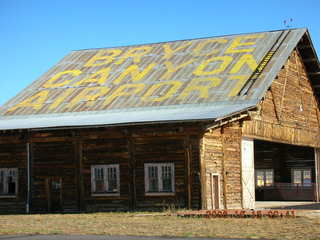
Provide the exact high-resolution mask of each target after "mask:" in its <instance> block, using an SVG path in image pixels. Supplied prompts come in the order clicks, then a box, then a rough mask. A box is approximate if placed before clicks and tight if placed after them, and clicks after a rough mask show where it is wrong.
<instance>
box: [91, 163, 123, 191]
mask: <svg viewBox="0 0 320 240" xmlns="http://www.w3.org/2000/svg"><path fill="white" fill-rule="evenodd" d="M95 168H103V169H104V172H105V173H107V169H108V168H115V169H116V173H117V189H118V192H114V193H113V192H109V193H108V192H105V193H95V187H96V186H95V181H94V169H95ZM105 182H107V176H106V178H105ZM91 196H94V197H104V196H120V170H119V164H99V165H91Z"/></svg>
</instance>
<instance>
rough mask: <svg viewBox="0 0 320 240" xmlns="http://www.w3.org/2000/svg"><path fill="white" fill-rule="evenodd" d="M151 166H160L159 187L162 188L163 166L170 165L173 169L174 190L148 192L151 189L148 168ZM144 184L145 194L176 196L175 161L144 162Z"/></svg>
mask: <svg viewBox="0 0 320 240" xmlns="http://www.w3.org/2000/svg"><path fill="white" fill-rule="evenodd" d="M150 166H157V167H158V184H159V189H162V168H161V167H162V166H170V167H171V169H172V177H171V178H172V181H171V189H172V192H148V191H149V174H148V168H149V167H150ZM144 186H145V190H144V192H145V195H146V196H174V195H175V170H174V163H145V164H144Z"/></svg>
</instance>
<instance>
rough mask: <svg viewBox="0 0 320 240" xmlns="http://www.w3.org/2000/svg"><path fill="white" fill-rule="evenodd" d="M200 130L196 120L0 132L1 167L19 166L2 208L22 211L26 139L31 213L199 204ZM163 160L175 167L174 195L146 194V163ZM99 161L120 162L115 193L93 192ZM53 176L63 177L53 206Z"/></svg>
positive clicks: (24, 200)
mask: <svg viewBox="0 0 320 240" xmlns="http://www.w3.org/2000/svg"><path fill="white" fill-rule="evenodd" d="M200 133H201V125H198V124H161V125H160V124H159V125H146V126H128V127H109V128H88V129H69V130H51V131H50V130H43V131H32V132H29V133H27V132H23V133H17V132H16V133H15V134H13V135H12V136H6V135H5V134H4V133H2V135H1V136H0V167H18V168H19V194H18V197H17V198H15V199H1V198H0V212H8V211H9V209H8V206H9V207H10V206H12V209H11V210H12V212H25V207H26V203H27V199H26V198H27V189H26V186H27V184H26V183H27V173H26V172H27V170H26V169H27V148H26V143H27V142H29V143H30V149H31V151H30V158H31V161H32V169H31V170H32V171H31V173H32V174H31V176H32V187H31V188H32V199H31V211H32V212H50V211H54V210H55V211H66V212H68V211H108V210H131V209H146V208H148V209H150V208H158V209H159V208H160V209H164V208H169V207H170V208H172V207H174V208H177V207H179V208H188V207H190V208H191V207H192V208H200V207H201V203H200V201H201V197H200V193H201V191H200V181H199V179H200V164H199V159H200V157H199V155H200V153H199V139H200ZM13 143H14V144H13ZM165 162H169V163H174V166H175V194H173V195H172V196H167V195H164V196H146V195H145V187H144V185H145V183H144V164H145V163H165ZM97 164H119V168H120V195H119V196H110V195H109V196H106V195H105V196H95V195H93V194H92V193H91V166H92V165H97ZM52 179H61V182H62V186H61V194H60V195H59V196H58V198H59V199H60V200H61V206H60V207H59V208H57V209H53V207H52V206H51V205H52V204H51V203H52V202H53V200H52V196H51V195H52V194H51V195H50V191H51V190H50V188H51V187H50V186H51V185H50V184H51V183H50V181H51V180H52ZM49 195H50V196H49ZM59 199H58V200H59ZM60 200H59V201H60ZM11 210H10V211H11Z"/></svg>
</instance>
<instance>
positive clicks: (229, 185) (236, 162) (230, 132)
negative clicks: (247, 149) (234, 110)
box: [201, 122, 242, 209]
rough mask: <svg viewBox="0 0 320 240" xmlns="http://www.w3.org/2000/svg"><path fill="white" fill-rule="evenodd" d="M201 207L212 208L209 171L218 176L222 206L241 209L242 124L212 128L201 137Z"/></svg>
mask: <svg viewBox="0 0 320 240" xmlns="http://www.w3.org/2000/svg"><path fill="white" fill-rule="evenodd" d="M202 144H203V146H202V147H203V150H202V154H201V157H202V158H203V160H202V164H203V168H204V169H205V170H204V173H205V174H204V175H203V178H202V181H203V182H204V183H205V184H204V186H203V187H204V188H203V195H202V196H203V208H206V209H212V206H213V204H212V194H211V179H210V177H211V174H218V175H219V176H220V206H221V208H241V206H242V196H241V192H242V191H241V126H240V124H239V122H236V123H233V124H231V125H229V126H224V127H222V128H218V129H214V130H212V131H211V132H208V133H206V134H205V135H204V137H203V142H202Z"/></svg>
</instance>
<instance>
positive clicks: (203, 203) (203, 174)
mask: <svg viewBox="0 0 320 240" xmlns="http://www.w3.org/2000/svg"><path fill="white" fill-rule="evenodd" d="M204 154H205V140H204V137H202V140H201V153H200V176H201V177H200V184H201V209H206V208H207V191H206V190H207V188H206V185H207V176H206V164H205V159H204Z"/></svg>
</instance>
